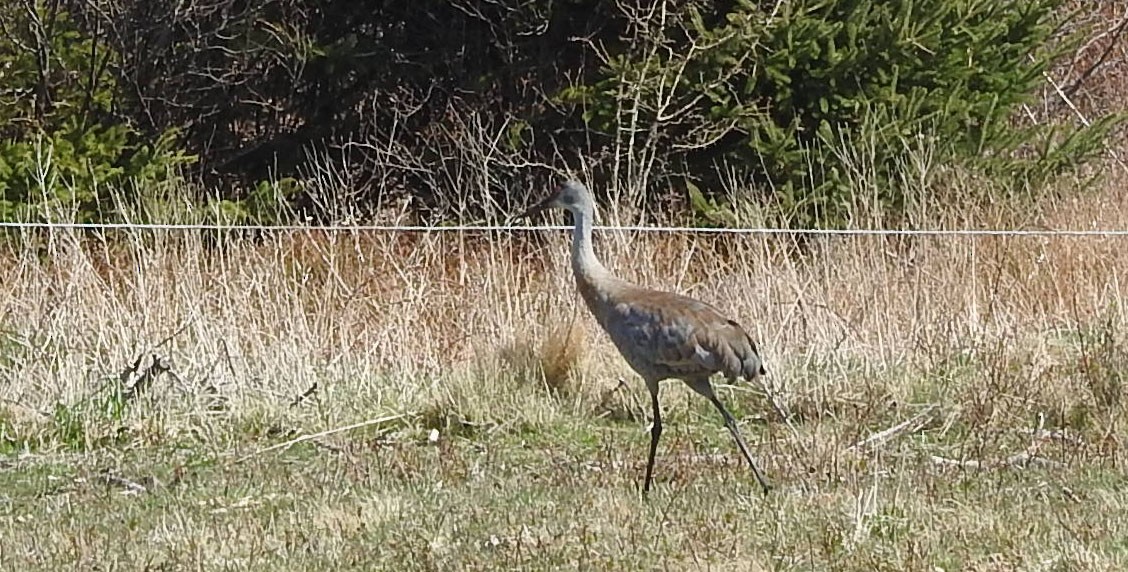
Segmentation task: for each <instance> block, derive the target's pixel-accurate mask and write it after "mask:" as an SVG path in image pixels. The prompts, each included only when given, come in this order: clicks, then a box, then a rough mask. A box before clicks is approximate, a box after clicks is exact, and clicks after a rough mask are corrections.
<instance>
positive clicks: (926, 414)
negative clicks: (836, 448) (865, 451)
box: [846, 403, 937, 451]
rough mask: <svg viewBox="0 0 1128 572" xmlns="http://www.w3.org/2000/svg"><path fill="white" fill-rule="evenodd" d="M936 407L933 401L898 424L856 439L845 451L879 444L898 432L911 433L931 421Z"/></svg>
mask: <svg viewBox="0 0 1128 572" xmlns="http://www.w3.org/2000/svg"><path fill="white" fill-rule="evenodd" d="M936 409H937V405H936V404H935V403H933V404H931V405H929V406H928V407H925V408H924V411H921V412H920V413H917V414H916V415H914V416H912V417H910V418H908V419H906V420H904V421H902V422H900V423H898V424H896V425H894V426H892V427H889V428H888V429H884V430H882V431H878V432H877V433H874V434H872V435H870V436H869V437H866V438H865V439H862V440H861V441H858V442H857V443H854V444H853V445H850V446H849V447H847V448H846V450H847V451H858V450H861V449H862V448H864V447H869V446H876V445H880V444H882V443H884V442H885V441H888V440H889V439H891V438H893V437H894V436H896V435H898V434H900V433H912V432H913V431H917V430H919V429H920V428H921V427H924V426H925V425H927V424H928V422H929V421H932V417H933V414H934V413H935V412H936Z"/></svg>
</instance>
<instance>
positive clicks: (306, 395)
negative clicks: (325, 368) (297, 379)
mask: <svg viewBox="0 0 1128 572" xmlns="http://www.w3.org/2000/svg"><path fill="white" fill-rule="evenodd" d="M314 393H317V382H316V381H315V382H313V385H311V386H309V389H307V390H305V391H304V392H302V394H301V395H299V396H297V397H295V398H294V399H293V400H291V401H290V407H297V406H298V405H301V403H302V402H303V401H305V400H306V399H308V398H309V397H310V396H311V395H313V394H314Z"/></svg>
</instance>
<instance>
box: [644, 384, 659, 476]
mask: <svg viewBox="0 0 1128 572" xmlns="http://www.w3.org/2000/svg"><path fill="white" fill-rule="evenodd" d="M646 388H647V389H649V390H650V407H651V409H653V414H652V416H653V418H654V423H653V424H652V425H651V426H650V455H649V456H648V457H647V459H646V480H644V481H643V484H642V492H643V494H646V493H648V492H650V479H651V475H652V474H653V472H654V455H655V453H657V452H658V438H659V437H661V436H662V408H661V407H660V406H659V405H658V382H657V381H650V380H649V379H648V380H646Z"/></svg>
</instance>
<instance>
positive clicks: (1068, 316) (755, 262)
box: [0, 175, 1128, 474]
mask: <svg viewBox="0 0 1128 572" xmlns="http://www.w3.org/2000/svg"><path fill="white" fill-rule="evenodd" d="M1123 184H1124V178H1123V177H1120V176H1117V175H1113V176H1111V177H1110V178H1108V179H1106V183H1105V184H1104V186H1103V187H1102V188H1101V189H1095V190H1089V191H1087V192H1079V191H1078V192H1073V193H1071V194H1069V195H1068V196H1070V197H1071V198H1047V199H1045V200H1043V201H1042V203H1041V205H1040V206H1039V207H1038V208H1037V210H1035V211H1031V212H1023V213H1019V215H1015V214H1014V212H1013V210H1014V209H1008V208H1007V207H1006V206H1005V205H1003V206H1002V207H1000V208H998V209H997V210H998V213H1003V214H999V215H998V217H996V218H995V219H994V221H993V222H995V223H997V224H1013V223H1015V222H1016V221H1019V222H1021V223H1022V224H1023V225H1025V226H1026V227H1028V228H1050V229H1076V228H1128V214H1125V213H1126V211H1125V210H1124V208H1123V196H1122V195H1123V193H1122V192H1121V189H1122V186H1123ZM928 208H929V207H927V205H925V206H923V207H922V213H921V215H920V216H922V217H925V216H931V217H932V218H933V221H934V224H937V225H942V226H948V227H952V226H969V225H973V224H975V222H974V221H976V220H977V218H976V217H979V218H978V220H979V221H980V222H981V223H982V221H984V220H987V219H988V217H991V216H992V215H991V211H990V209H988V210H984V211H980V212H978V213H975V214H968V213H966V212H960V211H950V212H947V213H945V212H944V209H943V208H941V207H940V206H935V207H934V210H933V211H932V212H928ZM1005 213H1010V214H1005ZM1008 217H1009V218H1008ZM1016 217H1018V218H1016ZM597 240H598V242H599V244H598V249H599V252H600V254H601V255H602V256H603V258H604V259H605V261H606V263H607V264H608V266H609V267H610V268H612V269H614V270H615V271H617V272H619V273H620V274H621V275H623V276H624V277H626V278H628V279H631V280H634V281H637V282H640V283H643V284H646V285H649V286H654V287H660V288H665V289H672V290H677V291H680V292H684V293H688V294H690V295H693V296H698V297H701V298H703V299H707V300H710V301H713V302H714V303H716V304H717V305H718V306H719V307H721V308H722V309H723V310H724V311H726V312H727V313H729V314H730V315H732V316H733V317H735V318H736V319H737V320H738V321H740V322H741V323H743V324H744V325H745V327H746V328H747V329H748V330H749V331H750V332H751V333H752V334H753V336H754V337H755V338H756V339H757V340H759V343H760V347H761V349H762V352H763V354H764V356H765V359H766V363H767V366H768V369H769V370H770V372H771V375H770V378H769V379H770V380H771V385H772V386H774V387H775V388H776V390H777V391H779V392H780V397H781V399H782V400H783V401H784V402H785V403H787V404H788V406H789V409H790V410H791V411H792V412H793V414H794V415H795V419H794V420H792V422H793V423H796V424H798V427H799V428H800V433H798V434H796V436H793V437H791V439H792V440H793V442H791V443H790V445H787V446H788V447H789V448H790V451H789V452H790V453H795V452H796V451H808V452H811V453H810V454H814V453H813V452H814V451H817V450H818V448H819V447H820V446H821V447H823V448H825V450H826V451H831V450H834V451H838V450H841V449H842V448H843V447H844V446H846V445H848V444H849V443H851V442H853V441H856V440H859V439H861V438H863V437H864V436H865V435H866V434H868V433H870V432H872V431H876V430H878V429H881V427H882V426H883V425H886V424H889V423H892V422H893V421H895V420H896V419H898V418H901V417H905V416H908V415H911V413H912V412H913V411H916V409H914V408H916V407H918V406H922V405H925V404H930V405H935V406H939V407H941V408H942V410H943V415H942V416H941V417H939V418H938V419H942V422H943V423H944V424H945V425H944V427H945V431H947V430H949V429H951V428H952V427H955V428H957V429H959V428H963V433H953V435H956V434H958V435H961V437H960V438H959V441H960V442H961V443H966V442H967V439H977V438H979V437H975V435H979V434H987V433H990V432H991V430H992V428H993V427H994V428H1007V429H1008V430H1009V429H1013V428H1018V427H1023V426H1033V425H1034V424H1036V423H1040V424H1041V425H1042V426H1045V425H1047V424H1049V425H1057V426H1061V427H1069V428H1071V429H1072V430H1075V431H1079V432H1081V433H1083V434H1086V435H1087V437H1086V438H1087V439H1090V440H1091V441H1092V442H1096V441H1099V440H1100V439H1102V438H1105V437H1108V435H1110V434H1111V433H1112V432H1113V430H1114V429H1115V428H1116V427H1117V426H1120V424H1122V423H1123V417H1124V415H1123V414H1124V410H1125V396H1124V392H1125V391H1126V390H1125V389H1124V386H1123V385H1122V383H1121V377H1120V374H1119V373H1118V372H1119V370H1118V368H1119V367H1120V366H1122V365H1128V356H1125V355H1124V351H1125V349H1126V348H1128V346H1125V345H1124V344H1126V343H1128V342H1126V340H1125V332H1126V331H1128V330H1126V328H1125V326H1126V319H1128V316H1126V314H1125V308H1124V304H1123V302H1124V296H1125V290H1124V289H1125V284H1126V278H1128V276H1126V273H1128V250H1126V248H1125V247H1126V246H1128V245H1126V244H1125V243H1126V241H1128V238H1123V237H1116V238H1111V237H1110V238H1102V237H875V236H846V237H822V238H815V239H812V240H811V241H810V242H808V243H806V244H805V245H804V247H803V248H801V249H797V248H795V243H794V240H795V239H794V238H793V237H780V236H762V235H748V236H728V235H726V236H700V235H688V234H626V233H601V234H600V235H599V236H598V239H597ZM567 245H568V237H567V234H566V233H562V232H546V233H541V234H537V235H533V236H531V237H530V236H528V235H521V234H516V233H513V234H471V233H438V232H436V233H390V232H379V233H375V232H321V231H318V232H314V231H309V232H305V231H292V232H275V233H272V234H267V235H265V236H262V237H259V238H258V239H257V240H249V239H246V237H240V236H238V234H237V233H235V232H233V231H225V232H206V231H183V232H181V231H149V230H142V231H113V232H111V233H109V234H105V235H91V234H83V233H81V232H79V231H66V230H52V231H50V232H45V231H30V230H29V231H24V232H22V233H20V234H18V235H15V236H11V237H9V240H7V241H6V242H5V243H4V247H3V248H4V250H3V252H2V253H0V260H2V264H3V266H4V267H5V268H6V270H5V277H4V280H3V281H2V282H0V320H2V321H0V348H2V354H3V357H2V359H0V387H2V396H3V399H2V400H0V419H6V420H7V421H6V429H5V431H6V432H7V434H8V437H9V439H10V440H12V439H14V440H16V441H19V442H28V443H37V444H38V445H37V446H42V447H54V446H60V438H59V436H58V431H57V430H52V429H51V428H52V427H54V426H56V425H57V424H58V419H57V417H58V416H57V415H56V414H54V413H53V412H57V411H58V407H59V406H60V404H62V405H72V404H76V403H81V402H83V400H88V399H90V398H91V396H93V395H96V394H98V392H99V391H104V389H105V387H106V386H107V385H113V384H114V383H124V381H121V380H124V379H126V378H130V379H136V378H137V372H131V371H129V370H130V367H131V365H135V364H136V365H138V366H139V367H140V369H142V370H144V369H145V367H150V366H149V365H145V364H150V365H151V363H152V362H151V361H149V360H151V359H153V357H159V358H163V359H164V360H165V361H164V362H162V363H164V364H165V365H167V369H168V372H167V373H166V374H164V375H160V376H159V378H158V379H157V381H156V382H154V383H153V384H152V386H147V387H145V388H142V389H144V390H145V391H146V393H147V394H149V398H148V401H146V403H148V404H149V405H147V407H149V409H141V410H139V411H137V412H135V413H133V414H131V415H129V416H127V418H126V422H127V424H129V423H131V424H133V426H134V427H135V428H138V427H141V428H143V430H144V431H149V432H153V433H154V435H153V437H154V438H157V437H159V436H160V434H163V433H169V432H171V433H176V432H179V431H183V430H184V426H185V420H186V419H197V418H201V419H202V418H203V417H201V416H206V419H208V420H209V421H207V422H206V423H212V422H214V420H216V419H228V420H233V421H234V422H247V421H248V420H260V421H261V420H263V419H266V420H272V419H273V420H277V419H290V421H292V422H294V423H301V424H303V425H304V426H305V427H306V428H307V429H313V428H326V427H332V426H336V425H343V424H345V423H348V422H352V421H355V420H357V419H358V418H361V419H362V418H365V417H375V416H378V415H381V414H384V413H405V414H408V417H407V419H409V420H413V421H409V422H407V423H405V425H404V430H406V431H408V432H411V431H426V430H427V429H429V428H432V427H441V428H443V430H451V429H452V428H466V427H471V428H472V427H480V426H489V427H506V426H530V425H531V426H538V425H544V424H546V423H551V422H552V421H553V420H556V419H559V418H561V417H562V416H577V415H578V416H591V417H592V418H595V417H599V416H602V415H606V414H608V413H617V414H620V415H621V416H622V417H625V418H627V419H634V420H636V421H637V422H638V423H639V424H642V423H644V422H645V421H644V420H645V419H646V418H647V417H648V414H647V413H646V410H645V408H643V407H640V406H639V404H638V400H637V392H638V391H639V388H640V387H641V386H640V384H638V383H637V380H635V379H634V377H633V374H631V372H630V371H629V369H628V368H627V366H626V365H625V364H624V362H623V361H622V360H621V359H620V358H619V357H618V356H617V354H616V353H615V351H614V349H613V348H612V346H610V344H609V343H608V342H607V340H606V339H605V338H604V336H603V335H602V333H601V332H599V331H598V330H597V328H596V327H595V325H594V323H593V321H592V320H591V319H590V317H589V316H588V314H587V311H586V309H584V308H583V307H582V305H581V304H580V302H579V300H578V298H577V297H576V295H575V293H574V290H573V286H572V283H571V276H570V270H569V267H568V263H567V255H566V251H567ZM139 360H140V361H139ZM162 372H163V370H158V371H156V373H158V374H160V373H162ZM130 375H132V376H133V377H130ZM619 378H623V379H625V380H626V381H627V384H626V385H627V387H626V389H627V390H626V391H623V388H621V387H619V385H620V384H619V381H618V380H619ZM133 383H135V382H133ZM670 387H671V389H670V390H667V391H668V392H670V393H671V394H672V395H674V397H673V398H672V399H673V401H672V403H675V404H677V403H679V401H678V400H679V399H681V400H683V401H682V402H684V397H679V396H681V395H683V394H682V393H681V391H680V388H677V384H671V385H670ZM743 391H744V390H743V388H742V387H738V388H733V389H731V390H729V393H730V397H729V398H728V399H730V400H732V401H735V402H737V403H740V404H743V405H742V406H741V408H742V410H744V411H746V412H747V413H749V414H755V413H760V412H763V411H767V408H766V407H765V406H764V404H765V402H764V401H763V399H762V398H761V397H758V396H757V395H755V394H756V393H757V392H756V391H753V395H748V394H746V393H743ZM307 392H308V393H309V394H310V395H311V396H312V398H313V399H312V400H316V402H317V403H319V404H320V405H319V406H318V407H316V408H295V407H291V406H290V405H291V403H292V402H293V401H294V400H295V399H296V398H297V396H300V395H302V394H303V393H307ZM733 392H735V395H733ZM154 404H155V407H154ZM674 407H675V408H676V407H678V406H677V405H675V406H674ZM154 411H159V412H161V414H160V415H159V416H156V417H154V413H153V412H154ZM83 415H94V414H93V413H90V412H88V411H87V412H85V413H83ZM154 418H156V419H158V421H154ZM774 421H776V422H778V421H780V420H779V419H775V420H774ZM827 421H834V422H835V423H834V424H833V427H834V429H833V430H834V432H835V434H834V435H821V436H820V435H819V430H820V427H822V426H823V422H827ZM937 422H938V423H940V422H941V421H937ZM192 423H195V424H203V423H205V422H203V421H199V420H198V419H197V421H194V422H192ZM263 423H266V422H263ZM190 424H191V423H190ZM827 427H830V425H829V424H828V425H827ZM119 430H120V429H119V428H118V427H117V425H116V424H115V423H106V424H102V425H99V424H97V423H91V424H90V426H88V427H86V435H85V436H84V438H85V439H88V440H92V439H97V438H98V437H99V435H101V436H106V435H109V434H112V433H114V432H115V431H119ZM800 434H801V435H804V436H803V437H799V436H798V435H800ZM783 435H784V434H782V433H780V434H778V435H777V437H778V439H781V440H783V441H781V442H787V441H786V438H785V436H783ZM794 439H802V441H794ZM828 454H829V453H828ZM786 458H791V459H792V461H796V462H795V463H794V464H793V465H791V466H789V467H783V466H777V467H774V469H775V470H776V471H777V472H778V471H783V472H785V473H786V472H793V473H795V474H799V473H800V471H802V470H805V467H806V466H807V465H810V464H811V463H812V462H813V461H812V460H811V459H809V458H808V459H805V460H804V459H802V458H800V459H795V458H794V455H793V454H792V455H778V456H777V459H778V460H777V461H775V462H776V463H781V464H784V463H789V462H791V461H787V460H786Z"/></svg>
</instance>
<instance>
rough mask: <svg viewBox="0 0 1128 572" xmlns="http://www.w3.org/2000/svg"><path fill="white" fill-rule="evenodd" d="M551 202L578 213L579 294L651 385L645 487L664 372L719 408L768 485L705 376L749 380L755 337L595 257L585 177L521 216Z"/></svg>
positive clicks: (754, 370)
mask: <svg viewBox="0 0 1128 572" xmlns="http://www.w3.org/2000/svg"><path fill="white" fill-rule="evenodd" d="M551 207H557V208H564V209H567V210H568V211H570V212H571V213H572V216H573V218H574V219H575V228H574V229H573V235H572V272H573V274H574V275H575V278H576V287H577V289H578V290H579V292H580V296H581V297H582V298H583V299H584V303H585V304H586V305H587V307H588V309H589V310H590V311H591V313H592V315H593V316H594V317H595V320H596V322H598V323H599V325H600V327H602V328H603V330H604V331H605V332H607V335H608V336H609V337H610V338H611V341H612V342H613V343H614V344H615V347H616V348H617V349H618V350H619V353H620V354H622V356H623V358H624V359H625V360H626V361H627V363H628V364H629V365H630V366H631V369H633V370H634V371H635V372H637V373H638V374H639V375H640V376H641V377H642V378H643V379H644V380H645V381H646V386H647V389H648V390H649V391H650V396H651V406H652V409H653V418H654V423H653V425H652V426H651V433H650V435H651V439H650V454H649V457H648V459H647V466H646V479H645V481H644V483H643V491H649V490H650V484H651V480H652V479H651V476H652V472H653V469H654V457H655V452H656V451H657V447H658V440H659V437H660V436H661V434H662V414H661V408H660V406H659V403H658V384H659V382H661V381H662V380H665V379H680V380H682V381H683V382H685V383H686V384H687V385H689V387H690V388H692V389H693V390H694V391H696V392H697V393H699V394H701V395H703V396H705V397H706V398H708V399H709V400H710V401H711V402H712V403H713V405H714V406H715V407H716V408H717V410H718V411H719V412H720V414H721V416H722V417H723V418H724V420H725V426H726V427H727V428H728V429H729V432H731V433H732V436H733V438H734V439H735V440H736V442H737V445H738V446H739V447H740V451H741V453H742V454H743V455H744V457H745V459H746V460H747V461H748V464H749V465H750V466H751V468H752V472H753V474H754V475H755V476H756V480H757V481H758V482H759V483H760V486H761V487H762V488H763V489H764V491H765V492H767V491H768V488H769V487H768V483H767V480H766V479H765V478H764V476H763V474H762V473H761V472H760V469H759V468H758V467H757V466H756V462H755V461H754V460H753V459H752V455H751V453H749V451H748V446H747V445H746V444H745V443H744V439H743V438H742V437H741V436H740V432H739V430H738V429H737V426H736V421H735V420H734V419H733V418H732V415H730V414H729V412H728V410H727V409H725V407H724V405H723V404H722V403H721V401H720V400H719V399H718V398H717V396H716V394H715V393H714V391H713V386H712V383H711V382H710V381H709V379H710V378H711V377H712V376H713V375H714V374H717V373H721V374H723V375H724V376H725V377H726V378H728V379H729V380H730V381H733V380H735V379H736V378H744V379H745V380H747V381H752V380H754V379H755V378H756V377H758V376H760V375H763V374H764V373H766V372H765V370H764V367H763V363H762V362H761V360H760V356H759V353H758V351H757V349H756V344H755V342H753V340H752V338H751V337H750V336H749V335H748V333H747V332H745V331H744V328H742V327H741V326H740V324H738V323H736V322H735V321H733V320H730V319H728V318H726V317H725V316H724V315H723V314H722V313H721V312H720V311H719V310H717V309H716V308H714V307H713V306H711V305H709V304H706V303H705V302H702V301H700V300H695V299H693V298H690V297H688V296H682V295H680V294H675V293H673V292H664V291H660V290H651V289H648V288H643V287H641V286H638V285H635V284H632V283H630V282H627V281H626V280H623V279H621V278H619V277H617V276H615V275H614V274H612V273H611V272H610V271H608V270H607V269H606V268H605V267H604V266H603V264H602V263H600V262H599V259H598V258H596V256H595V249H594V247H593V245H592V236H591V234H592V224H593V223H594V218H595V201H594V199H593V198H592V196H591V193H590V192H589V191H588V190H587V188H586V187H584V186H583V185H582V184H580V183H578V182H575V181H569V182H566V183H564V184H563V185H561V187H560V188H559V190H557V192H556V193H554V194H553V195H552V196H550V197H549V198H547V199H545V200H544V201H542V202H541V203H539V204H538V205H536V206H534V207H533V208H531V209H529V210H528V211H527V212H526V213H524V215H522V216H528V215H531V214H533V213H535V212H538V211H540V210H544V209H546V208H551Z"/></svg>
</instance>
